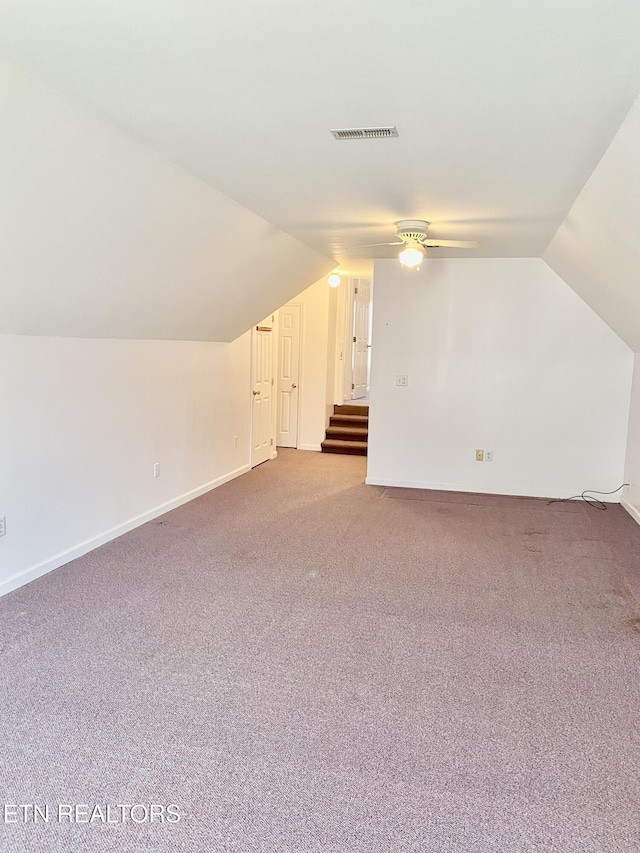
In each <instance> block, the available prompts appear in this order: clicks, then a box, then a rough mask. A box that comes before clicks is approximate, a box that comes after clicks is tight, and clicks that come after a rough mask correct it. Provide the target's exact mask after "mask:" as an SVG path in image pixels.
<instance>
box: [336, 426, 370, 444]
mask: <svg viewBox="0 0 640 853" xmlns="http://www.w3.org/2000/svg"><path fill="white" fill-rule="evenodd" d="M368 436H369V430H367V429H361V428H360V427H352V426H330V427H327V438H337V439H342V440H343V441H366V440H367V438H368Z"/></svg>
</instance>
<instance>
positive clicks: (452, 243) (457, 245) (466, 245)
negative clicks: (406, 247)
mask: <svg viewBox="0 0 640 853" xmlns="http://www.w3.org/2000/svg"><path fill="white" fill-rule="evenodd" d="M421 242H422V245H423V246H427V247H428V248H430V249H437V248H438V247H440V246H442V247H448V248H451V249H477V248H478V246H479V245H480V243H477V242H476V241H475V240H435V239H432V240H422V241H421Z"/></svg>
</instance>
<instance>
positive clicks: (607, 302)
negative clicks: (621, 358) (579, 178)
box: [543, 98, 640, 352]
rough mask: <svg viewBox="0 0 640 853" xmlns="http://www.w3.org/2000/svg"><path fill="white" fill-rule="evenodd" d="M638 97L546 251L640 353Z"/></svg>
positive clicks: (560, 271)
mask: <svg viewBox="0 0 640 853" xmlns="http://www.w3.org/2000/svg"><path fill="white" fill-rule="evenodd" d="M639 235H640V98H639V99H638V100H637V101H636V103H635V104H634V105H633V107H632V108H631V111H630V112H629V115H628V116H627V117H626V119H625V121H624V122H623V124H622V126H621V127H620V130H619V131H618V133H617V134H616V136H615V137H614V139H613V141H612V142H611V145H610V146H609V148H608V149H607V151H606V153H605V154H604V156H603V158H602V160H601V161H600V162H599V163H598V165H597V166H596V168H595V170H594V172H593V174H592V175H591V177H590V178H589V180H588V181H587V183H586V184H585V186H584V188H583V189H582V191H581V193H580V194H579V196H578V198H577V199H576V201H575V203H574V204H573V206H572V208H571V210H570V211H569V214H568V215H567V218H566V219H565V221H564V222H563V223H562V225H561V226H560V228H559V229H558V231H557V233H556V235H555V237H554V238H553V240H552V241H551V243H550V245H549V247H548V249H547V251H546V252H545V254H544V256H543V257H544V259H545V261H546V262H547V263H548V264H549V265H550V266H551V267H552V268H553V269H554V270H555V271H556V272H557V273H558V275H560V276H561V277H562V278H563V279H564V280H565V281H566V282H567V284H569V285H570V286H571V287H572V288H573V289H574V290H575V291H576V292H577V293H578V294H579V295H580V296H581V297H582V298H583V299H584V300H585V302H587V303H588V304H589V305H590V306H591V307H592V308H593V309H594V311H595V312H596V313H597V314H599V315H600V316H601V317H602V319H603V320H605V322H607V323H608V324H609V326H610V327H611V328H612V329H613V330H614V332H616V333H617V334H618V335H619V336H620V337H621V338H622V339H623V340H624V341H626V343H627V344H628V345H629V346H630V347H631V348H632V349H633V350H634V351H635V352H640V238H639Z"/></svg>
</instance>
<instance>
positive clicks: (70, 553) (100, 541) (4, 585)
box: [0, 465, 251, 598]
mask: <svg viewBox="0 0 640 853" xmlns="http://www.w3.org/2000/svg"><path fill="white" fill-rule="evenodd" d="M250 470H251V466H250V465H243V466H242V467H241V468H236V470H235V471H230V472H229V473H228V474H223V475H222V476H221V477H217V478H216V479H215V480H211V481H210V482H208V483H205V484H204V485H202V486H198V487H197V488H195V489H192V490H191V491H190V492H185V493H184V494H183V495H180V496H179V497H177V498H173V499H172V500H170V501H166V502H165V503H163V504H160V505H159V506H156V507H154V508H153V509H150V510H147V512H143V513H141V514H140V515H136V516H135V517H134V518H130V519H129V520H128V521H125V522H123V523H122V524H118V525H116V526H115V527H111V528H110V529H109V530H105V531H104V532H103V533H99V534H98V535H97V536H92V537H91V538H90V539H85V540H84V542H80V543H79V544H78V545H74V546H73V547H71V548H68V549H67V550H66V551H60V552H59V553H58V554H54V555H53V557H49V558H48V559H46V560H43V561H42V562H41V563H37V564H36V565H35V566H31V567H30V568H28V569H24V570H23V571H21V572H17V573H16V574H15V575H12V576H11V577H9V578H7V579H6V580H4V581H1V582H0V598H1V597H2V596H3V595H6V594H7V593H8V592H12V591H13V590H14V589H18V587H21V586H24V585H25V584H27V583H30V582H31V581H33V580H35V579H36V578H39V577H42V575H46V574H47V573H48V572H51V571H53V570H54V569H59V568H60V566H64V565H65V564H66V563H70V562H71V560H75V559H77V558H78V557H82V556H83V554H87V553H88V552H89V551H93V550H94V548H99V547H100V546H101V545H104V544H105V543H107V542H110V541H111V540H112V539H117V538H118V536H122V535H123V534H124V533H128V532H129V530H133V529H134V528H136V527H140V525H141V524H146V523H147V521H153V519H154V518H158V516H160V515H164V514H165V513H166V512H170V511H171V510H172V509H177V507H179V506H182V505H183V504H186V503H188V502H189V501H192V500H194V499H195V498H199V497H200V496H201V495H204V494H206V493H207V492H210V491H212V490H213V489H216V488H217V487H218V486H222V485H223V484H224V483H228V482H229V480H234V479H235V478H236V477H239V476H240V475H241V474H246V473H247V471H250Z"/></svg>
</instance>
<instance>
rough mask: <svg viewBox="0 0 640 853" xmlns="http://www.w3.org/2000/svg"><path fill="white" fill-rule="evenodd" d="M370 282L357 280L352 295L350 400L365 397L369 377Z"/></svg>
mask: <svg viewBox="0 0 640 853" xmlns="http://www.w3.org/2000/svg"><path fill="white" fill-rule="evenodd" d="M370 306H371V282H370V281H366V280H365V279H359V280H358V282H357V284H356V287H355V293H354V311H353V383H352V390H351V399H352V400H358V399H359V398H361V397H366V395H367V379H368V377H369V325H370V317H371V308H370Z"/></svg>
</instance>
